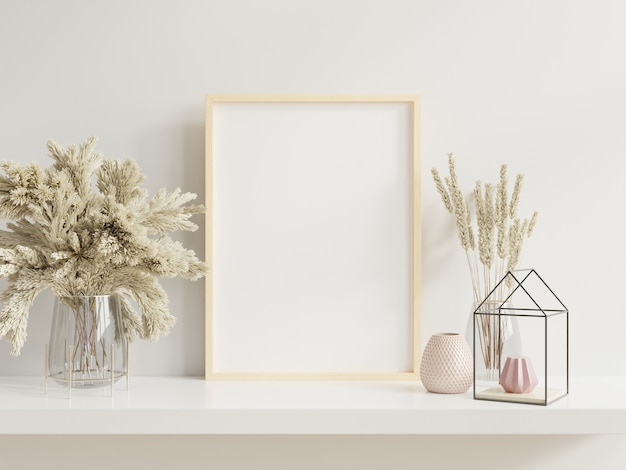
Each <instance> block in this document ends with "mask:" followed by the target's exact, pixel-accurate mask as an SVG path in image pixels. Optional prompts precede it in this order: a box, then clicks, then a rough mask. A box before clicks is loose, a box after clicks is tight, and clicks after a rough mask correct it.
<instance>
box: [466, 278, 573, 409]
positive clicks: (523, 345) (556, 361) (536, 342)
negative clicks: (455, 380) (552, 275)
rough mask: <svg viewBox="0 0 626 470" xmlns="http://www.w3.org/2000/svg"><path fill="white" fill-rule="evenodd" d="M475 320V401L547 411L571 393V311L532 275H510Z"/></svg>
mask: <svg viewBox="0 0 626 470" xmlns="http://www.w3.org/2000/svg"><path fill="white" fill-rule="evenodd" d="M473 316H474V319H473V320H474V321H473V344H474V351H473V353H474V398H475V399H477V400H491V401H504V402H514V403H528V404H534V405H548V404H549V403H551V402H553V401H555V400H557V399H559V398H562V397H564V396H566V395H567V394H568V393H569V311H568V309H567V308H566V307H565V305H563V303H562V302H561V301H560V300H559V298H558V297H557V296H556V294H555V293H554V292H553V291H552V289H550V287H549V286H548V285H547V284H546V283H545V282H544V280H543V279H542V278H541V277H540V276H539V274H537V272H536V271H535V270H534V269H530V270H519V271H509V272H507V273H506V275H505V276H504V277H503V278H502V279H501V280H500V281H499V282H498V283H497V284H496V286H495V287H494V289H493V290H492V291H491V292H490V293H489V295H488V296H487V297H486V298H485V299H484V300H483V301H482V302H481V303H479V304H478V307H477V308H476V310H475V311H474V314H473ZM513 343H515V344H513Z"/></svg>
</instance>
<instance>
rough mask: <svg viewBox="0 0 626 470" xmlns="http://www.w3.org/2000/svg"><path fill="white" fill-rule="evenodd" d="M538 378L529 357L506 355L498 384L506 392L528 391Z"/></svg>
mask: <svg viewBox="0 0 626 470" xmlns="http://www.w3.org/2000/svg"><path fill="white" fill-rule="evenodd" d="M538 383H539V380H538V379H537V374H535V369H534V368H533V364H532V362H531V360H530V358H529V357H507V358H506V362H505V363H504V367H503V368H502V372H501V373H500V385H502V388H503V389H504V391H506V392H508V393H530V392H532V391H533V390H534V389H535V387H536V386H537V384H538Z"/></svg>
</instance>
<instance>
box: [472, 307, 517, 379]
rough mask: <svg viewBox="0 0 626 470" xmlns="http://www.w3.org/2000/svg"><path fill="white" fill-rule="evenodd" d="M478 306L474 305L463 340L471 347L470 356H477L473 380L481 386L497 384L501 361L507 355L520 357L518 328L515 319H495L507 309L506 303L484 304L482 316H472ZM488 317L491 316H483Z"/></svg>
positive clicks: (505, 316) (505, 317)
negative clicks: (503, 309) (487, 383)
mask: <svg viewBox="0 0 626 470" xmlns="http://www.w3.org/2000/svg"><path fill="white" fill-rule="evenodd" d="M479 305H480V303H474V305H473V307H472V311H471V313H470V317H469V319H468V328H467V333H466V337H467V338H468V342H469V343H470V344H473V345H474V354H476V355H477V356H478V358H479V359H476V360H475V362H474V367H475V369H476V371H475V377H476V379H477V380H479V381H481V382H483V381H487V382H493V381H495V382H496V383H497V382H498V380H499V378H500V371H501V369H502V366H504V360H505V358H506V357H507V356H510V355H520V354H521V350H522V345H521V340H520V331H519V325H518V323H517V319H516V318H511V317H510V316H507V315H502V316H500V315H497V312H498V309H499V308H500V307H503V308H505V309H510V308H511V304H510V303H508V302H507V303H502V302H498V301H485V302H483V303H482V307H481V311H482V312H485V315H478V316H476V315H474V312H475V311H476V309H477V308H478V306H479ZM487 313H492V315H487Z"/></svg>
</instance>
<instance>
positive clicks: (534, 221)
mask: <svg viewBox="0 0 626 470" xmlns="http://www.w3.org/2000/svg"><path fill="white" fill-rule="evenodd" d="M536 224H537V211H535V212H533V216H532V217H531V219H530V222H529V223H528V234H527V236H528V237H530V236H531V235H532V234H533V230H535V225H536Z"/></svg>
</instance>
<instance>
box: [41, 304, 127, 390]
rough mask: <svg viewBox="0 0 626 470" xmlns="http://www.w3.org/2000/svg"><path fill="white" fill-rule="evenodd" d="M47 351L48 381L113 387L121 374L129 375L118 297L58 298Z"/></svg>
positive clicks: (125, 341) (69, 386) (69, 385)
mask: <svg viewBox="0 0 626 470" xmlns="http://www.w3.org/2000/svg"><path fill="white" fill-rule="evenodd" d="M46 353H47V357H46V369H47V370H46V380H47V379H48V378H51V379H53V380H54V381H56V382H58V383H61V384H63V385H66V386H68V388H69V390H71V389H72V387H103V386H106V385H111V387H112V386H113V383H114V382H116V381H118V380H119V379H120V378H121V377H124V376H125V377H127V378H128V342H127V340H126V337H125V335H124V332H123V328H122V321H121V310H120V301H119V298H118V296H117V295H96V296H76V297H57V298H56V299H55V306H54V314H53V317H52V327H51V329H50V342H49V344H48V347H47V348H46ZM46 383H47V382H46Z"/></svg>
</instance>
